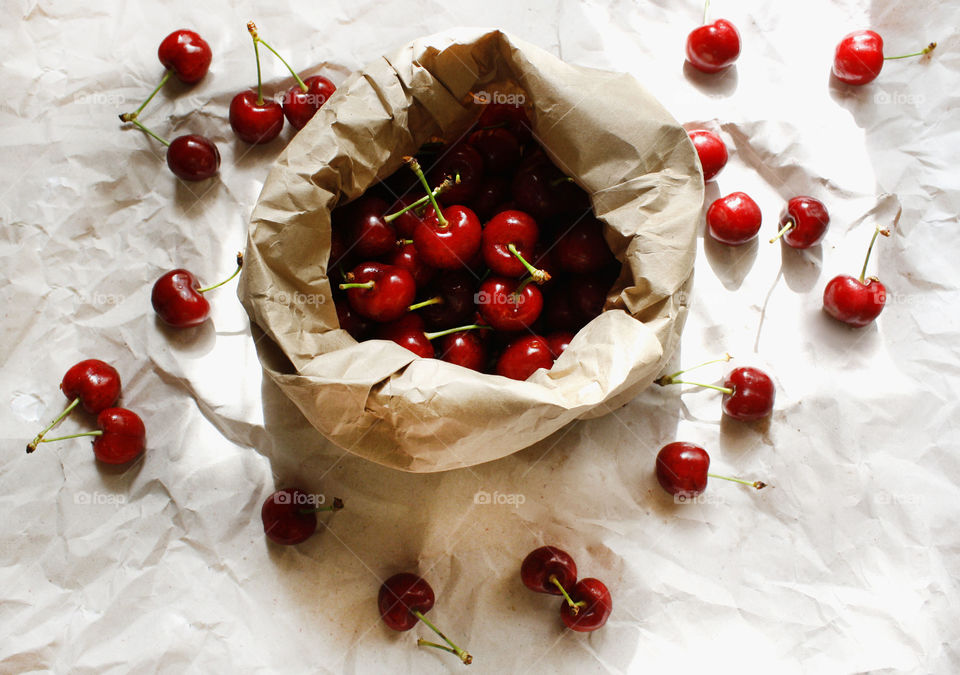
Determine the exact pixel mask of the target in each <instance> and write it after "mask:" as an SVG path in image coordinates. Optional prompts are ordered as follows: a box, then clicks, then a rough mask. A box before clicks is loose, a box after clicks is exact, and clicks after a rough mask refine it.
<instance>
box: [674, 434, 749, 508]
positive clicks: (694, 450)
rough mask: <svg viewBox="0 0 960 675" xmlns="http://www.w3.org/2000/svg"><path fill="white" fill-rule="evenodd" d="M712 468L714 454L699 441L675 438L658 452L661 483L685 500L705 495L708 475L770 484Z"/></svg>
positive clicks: (738, 481)
mask: <svg viewBox="0 0 960 675" xmlns="http://www.w3.org/2000/svg"><path fill="white" fill-rule="evenodd" d="M709 471H710V455H709V454H707V451H706V450H704V449H703V448H702V447H700V446H699V445H696V444H695V443H686V442H683V441H675V442H673V443H668V444H667V445H665V446H663V447H662V448H660V452H658V453H657V461H656V476H657V482H658V483H660V487H662V488H663V489H664V490H666V492H668V493H669V494H671V495H673V496H674V497H678V498H679V499H678V501H685V500H687V499H691V498H693V497H696V496H697V495H699V494H701V493H702V492H703V491H704V490H706V489H707V478H708V477H709V478H722V479H723V480H728V481H732V482H734V483H740V484H741V485H748V486H750V487H752V488H754V489H757V490H762V489H763V488H765V487H767V484H766V483H763V482H761V481H754V482H750V481H745V480H741V479H739V478H731V477H729V476H721V475H719V474H715V473H709Z"/></svg>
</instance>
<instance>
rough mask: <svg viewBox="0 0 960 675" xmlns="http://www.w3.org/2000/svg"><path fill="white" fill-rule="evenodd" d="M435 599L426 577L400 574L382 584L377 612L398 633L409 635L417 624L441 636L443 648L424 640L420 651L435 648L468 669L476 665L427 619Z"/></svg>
mask: <svg viewBox="0 0 960 675" xmlns="http://www.w3.org/2000/svg"><path fill="white" fill-rule="evenodd" d="M435 601H436V596H435V595H434V593H433V588H431V587H430V584H429V583H427V581H426V580H424V579H423V577H421V576H419V575H416V574H412V573H410V572H400V573H399V574H394V575H393V576H392V577H390V578H389V579H387V580H386V581H384V582H383V584H381V586H380V592H379V593H378V594H377V609H379V611H380V618H381V619H383V622H384V623H385V624H386V625H387V626H388V627H390V628H392V629H393V630H395V631H400V632H404V631H408V630H410V629H411V628H413V627H414V626H416V625H417V623H418V622H422V623H424V624H425V625H426V626H427V627H428V628H430V630H432V631H433V632H434V633H436V634H437V635H439V636H440V638H441V639H442V640H443V642H444V644H438V643H436V642H429V641H427V640H424V639H422V638H419V639H418V640H417V645H418V646H421V647H433V648H435V649H440V650H443V651H445V652H450V653H451V654H454V655H456V656H457V658H459V659H460V661H461V662H463V663H464V664H465V665H470V664H471V663H473V657H472V656H471V655H470V654H469V653H468V652H467V651H466V650H464V649H461V648H460V647H458V646H457V645H456V644H454V643H453V642H452V641H451V640H450V639H449V638H448V637H447V636H446V635H444V633H443V632H442V631H441V630H440V629H439V628H437V627H436V626H435V625H434V624H433V622H431V621H430V620H429V619H428V618H427V617H426V616H424V615H425V614H426V613H427V612H429V611H430V610H431V609H433V605H434V602H435Z"/></svg>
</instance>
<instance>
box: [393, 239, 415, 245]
mask: <svg viewBox="0 0 960 675" xmlns="http://www.w3.org/2000/svg"><path fill="white" fill-rule="evenodd" d="M412 243H413V239H397V246H406V245H407V244H412Z"/></svg>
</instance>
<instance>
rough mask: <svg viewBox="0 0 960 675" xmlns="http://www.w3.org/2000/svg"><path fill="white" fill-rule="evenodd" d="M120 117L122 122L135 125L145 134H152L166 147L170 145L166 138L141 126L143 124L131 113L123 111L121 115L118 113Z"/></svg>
mask: <svg viewBox="0 0 960 675" xmlns="http://www.w3.org/2000/svg"><path fill="white" fill-rule="evenodd" d="M120 119H121V121H123V122H130V124H132V125H133V126H135V127H136V128H137V129H139V130H140V131H142V132H143V133H145V134H147V135H148V136H153V137H154V138H155V139H157V140H158V141H160V142H161V143H163V144H164V145H165V146H167V147H168V148H169V147H170V141H168V140H167V139H166V138H163V137H162V136H157V135H156V134H155V133H153V132H152V131H150V130H149V129H147V128H146V127H145V126H143V124H141V123H140V120H138V119H137V118H136V117H135V116H134V114H133V113H124V114H123V115H120Z"/></svg>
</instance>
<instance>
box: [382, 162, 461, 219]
mask: <svg viewBox="0 0 960 675" xmlns="http://www.w3.org/2000/svg"><path fill="white" fill-rule="evenodd" d="M456 182H457V183H459V182H460V176H459V174H458V175H457V181H456ZM451 187H453V182H452V181H451V180H450V179H449V178H448V179H447V180H445V181H443V182H442V183H440V185H438V186H437V187H436V189H434V191H433V196H434V197H436V196H437V195H438V194H440V193H441V192H443V191H445V190H449V189H450V188H451ZM428 201H430V196H429V195H424V196H422V197H421V198H420V199H418V200H417V201H415V202H413V203H412V204H409V205H407V206H404V207H403V208H402V209H400V210H399V211H397V212H396V213H390V214H387V215H385V216H384V217H383V222H385V223H390V222H393V221H394V220H396V219H397V218H399V217H400V216H402V215H403V214H404V213H406V212H407V211H409V210H411V209H416V208H419V207H421V206H423V205H424V204H426V203H427V202H428Z"/></svg>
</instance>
